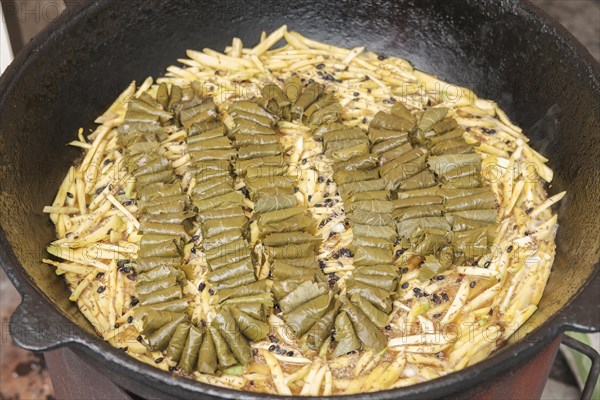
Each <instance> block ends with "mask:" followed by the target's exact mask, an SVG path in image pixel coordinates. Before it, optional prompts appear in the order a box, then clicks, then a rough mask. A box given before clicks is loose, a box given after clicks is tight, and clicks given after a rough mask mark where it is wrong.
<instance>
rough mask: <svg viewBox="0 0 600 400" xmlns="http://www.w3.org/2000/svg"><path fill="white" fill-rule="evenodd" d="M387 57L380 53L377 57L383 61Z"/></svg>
mask: <svg viewBox="0 0 600 400" xmlns="http://www.w3.org/2000/svg"><path fill="white" fill-rule="evenodd" d="M385 58H386V57H385V56H382V55H378V56H377V59H378V60H379V61H383V60H385Z"/></svg>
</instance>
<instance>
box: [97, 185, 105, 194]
mask: <svg viewBox="0 0 600 400" xmlns="http://www.w3.org/2000/svg"><path fill="white" fill-rule="evenodd" d="M104 189H106V186H102V187H101V188H98V190H96V195H97V196H99V195H100V194H101V193H102V192H104Z"/></svg>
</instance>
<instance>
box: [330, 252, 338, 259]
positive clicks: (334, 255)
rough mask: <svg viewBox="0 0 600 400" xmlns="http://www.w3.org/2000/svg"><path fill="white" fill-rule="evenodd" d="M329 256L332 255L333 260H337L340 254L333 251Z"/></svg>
mask: <svg viewBox="0 0 600 400" xmlns="http://www.w3.org/2000/svg"><path fill="white" fill-rule="evenodd" d="M331 257H333V258H334V259H335V260H337V259H338V258H340V255H339V254H338V253H333V254H332V255H331Z"/></svg>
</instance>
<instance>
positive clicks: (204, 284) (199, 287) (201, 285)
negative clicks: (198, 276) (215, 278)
mask: <svg viewBox="0 0 600 400" xmlns="http://www.w3.org/2000/svg"><path fill="white" fill-rule="evenodd" d="M204 289H206V283H204V282H200V285H198V290H199V291H201V292H202V291H204Z"/></svg>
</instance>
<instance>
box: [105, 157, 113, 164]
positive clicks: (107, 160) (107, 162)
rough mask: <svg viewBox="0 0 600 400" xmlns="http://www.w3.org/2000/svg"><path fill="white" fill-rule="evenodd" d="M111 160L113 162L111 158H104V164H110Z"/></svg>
mask: <svg viewBox="0 0 600 400" xmlns="http://www.w3.org/2000/svg"><path fill="white" fill-rule="evenodd" d="M111 162H112V161H111V160H110V159H109V158H107V159H106V160H104V165H108V164H110V163H111Z"/></svg>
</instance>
